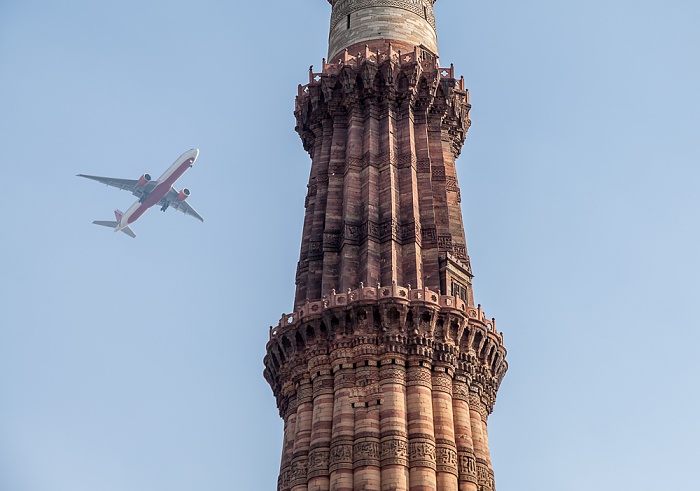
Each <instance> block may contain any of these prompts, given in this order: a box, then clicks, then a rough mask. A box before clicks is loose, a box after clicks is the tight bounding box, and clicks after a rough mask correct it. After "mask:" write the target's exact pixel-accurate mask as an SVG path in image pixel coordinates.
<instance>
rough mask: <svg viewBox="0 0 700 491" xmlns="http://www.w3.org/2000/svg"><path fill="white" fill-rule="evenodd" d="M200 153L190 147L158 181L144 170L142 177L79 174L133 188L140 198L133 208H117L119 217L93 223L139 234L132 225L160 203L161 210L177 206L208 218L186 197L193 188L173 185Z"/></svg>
mask: <svg viewBox="0 0 700 491" xmlns="http://www.w3.org/2000/svg"><path fill="white" fill-rule="evenodd" d="M198 155H199V150H198V149H196V148H193V149H192V150H188V151H186V152H185V153H183V154H182V155H180V156H179V157H178V158H177V160H176V161H175V162H174V163H173V165H171V166H170V168H169V169H168V170H166V171H165V172H164V173H163V175H162V176H160V177H159V178H158V179H156V180H155V181H153V180H152V179H151V176H150V175H149V174H143V175H142V176H141V177H140V178H139V179H138V180H135V179H113V178H111V177H100V176H89V175H86V174H78V175H77V176H78V177H84V178H86V179H92V180H93V181H97V182H101V183H102V184H106V185H107V186H112V187H115V188H119V189H125V190H127V191H131V193H132V194H133V195H134V196H136V197H137V198H138V201H136V203H134V204H133V205H131V208H129V209H128V210H126V213H122V212H121V211H119V210H114V216H115V218H116V219H117V220H116V221H111V220H95V221H94V222H92V223H94V224H95V225H101V226H103V227H109V228H113V229H114V231H115V232H124V233H125V234H126V235H128V236H129V237H132V238H136V234H135V233H134V231H133V230H131V228H130V227H129V225H131V224H132V223H134V222H135V221H136V220H138V219H139V217H141V215H143V214H144V213H145V212H146V210H148V209H149V208H150V207H151V206H153V205H156V204H158V205H160V206H161V208H160V211H165V210H167V209H168V208H173V209H175V210H178V211H181V212H182V213H184V214H185V215H190V216H193V217H195V218H196V219H198V220H200V221H202V222H203V221H204V218H202V216H201V215H200V214H199V213H197V212H196V211H195V209H194V208H192V207H191V206H190V205H189V204H188V203H187V202H186V201H185V200H186V199H187V198H188V197H189V195H190V190H189V189H187V188H183V189H182V190H181V191H176V190H175V188H173V184H175V181H177V180H178V179H179V178H180V176H181V175H182V174H184V173H185V171H186V170H187V169H189V168H190V167H192V166H193V165H194V161H195V160H197V156H198Z"/></svg>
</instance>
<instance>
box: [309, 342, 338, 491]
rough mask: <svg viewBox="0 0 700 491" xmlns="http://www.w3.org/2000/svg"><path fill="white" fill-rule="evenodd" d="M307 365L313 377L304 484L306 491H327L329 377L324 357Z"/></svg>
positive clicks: (330, 414)
mask: <svg viewBox="0 0 700 491" xmlns="http://www.w3.org/2000/svg"><path fill="white" fill-rule="evenodd" d="M315 361H316V362H315V363H314V364H313V365H312V364H311V363H310V364H309V365H310V370H309V371H310V372H311V374H312V377H313V379H312V380H313V398H314V411H313V421H312V423H311V441H310V450H309V470H308V482H309V486H308V487H309V490H313V491H330V473H329V470H328V466H329V459H330V451H331V449H330V445H331V431H332V428H333V399H334V396H333V376H332V375H331V366H330V363H329V362H328V358H327V357H326V356H323V357H319V358H318V359H316V360H315Z"/></svg>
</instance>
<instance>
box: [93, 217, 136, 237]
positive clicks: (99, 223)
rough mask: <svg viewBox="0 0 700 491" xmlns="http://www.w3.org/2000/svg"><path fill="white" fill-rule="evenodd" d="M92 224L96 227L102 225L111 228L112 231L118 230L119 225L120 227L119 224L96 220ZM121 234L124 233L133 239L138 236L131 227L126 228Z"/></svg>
mask: <svg viewBox="0 0 700 491" xmlns="http://www.w3.org/2000/svg"><path fill="white" fill-rule="evenodd" d="M92 223H94V224H95V225H101V226H103V227H109V228H112V229H114V228H117V225H119V222H114V221H111V220H95V221H94V222H92ZM120 232H124V233H125V234H126V235H128V236H129V237H131V238H132V239H135V238H136V234H135V233H134V231H133V230H131V229H130V228H129V227H124V228H123V229H121V230H120Z"/></svg>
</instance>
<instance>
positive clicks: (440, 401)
mask: <svg viewBox="0 0 700 491" xmlns="http://www.w3.org/2000/svg"><path fill="white" fill-rule="evenodd" d="M434 1H435V0H329V2H330V3H331V5H332V14H331V25H330V37H329V53H328V61H327V62H326V60H324V61H323V65H322V69H321V70H320V71H318V72H315V71H314V70H313V69H310V73H309V81H308V83H307V84H306V85H303V86H301V85H300V86H299V93H298V96H297V98H296V107H295V116H296V120H297V127H296V130H297V132H298V133H299V136H300V137H301V140H302V142H303V145H304V149H305V150H307V151H308V152H309V155H310V156H311V173H310V177H309V184H308V192H307V197H306V203H305V207H306V215H305V220H304V228H303V238H302V244H301V254H300V258H299V264H298V268H297V276H296V298H295V300H294V312H293V313H291V314H287V315H283V316H282V318H281V320H280V321H279V323H278V325H277V326H276V327H274V328H271V330H270V341H269V342H268V344H267V355H266V356H265V360H264V363H265V371H264V375H265V378H266V380H267V381H268V382H269V384H270V386H271V387H272V390H273V392H274V395H275V397H276V400H277V406H278V408H279V412H280V416H281V417H282V418H283V420H284V442H283V447H282V463H281V469H280V475H279V479H278V490H279V491H408V490H410V491H429V490H440V491H453V490H454V491H490V490H493V489H494V476H493V470H492V467H491V459H490V455H489V446H488V438H487V432H486V421H487V418H488V415H489V414H490V413H491V411H492V410H493V405H494V402H495V399H496V391H497V390H498V387H499V385H500V383H501V380H502V379H503V376H504V375H505V372H506V370H507V366H508V365H507V363H506V361H505V355H506V350H505V348H504V346H503V337H502V335H501V334H500V333H499V332H498V331H497V330H496V323H495V320H494V319H488V318H487V317H486V316H485V315H484V313H483V311H482V309H481V306H480V305H479V306H477V305H475V304H474V296H473V293H472V276H473V275H472V270H471V266H470V262H469V256H468V254H467V246H466V240H465V235H464V226H463V224H462V213H461V209H460V201H461V198H460V189H459V186H458V184H457V174H456V171H455V160H456V159H457V157H458V155H459V154H460V151H461V149H462V145H463V143H464V139H465V137H466V133H467V130H468V128H469V125H470V124H471V122H470V120H469V110H470V108H471V106H470V104H469V93H468V92H467V90H466V89H465V86H464V79H463V78H462V79H455V76H454V69H453V67H452V66H450V67H449V68H444V67H441V64H440V62H439V58H438V51H437V34H436V28H435V17H434V15H433V3H434Z"/></svg>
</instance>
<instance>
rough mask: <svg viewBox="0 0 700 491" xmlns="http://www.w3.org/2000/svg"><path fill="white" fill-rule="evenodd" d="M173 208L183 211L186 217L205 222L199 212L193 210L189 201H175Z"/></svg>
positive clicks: (171, 204)
mask: <svg viewBox="0 0 700 491" xmlns="http://www.w3.org/2000/svg"><path fill="white" fill-rule="evenodd" d="M170 207H171V208H175V209H176V210H177V211H181V212H182V213H184V214H185V215H189V216H191V217H195V218H196V219H197V220H199V221H201V222H203V221H204V218H202V215H200V214H199V213H197V211H196V210H195V209H194V208H192V207H191V206H190V205H189V204H188V203H187V201H177V200H176V201H175V202H174V203H170Z"/></svg>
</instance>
